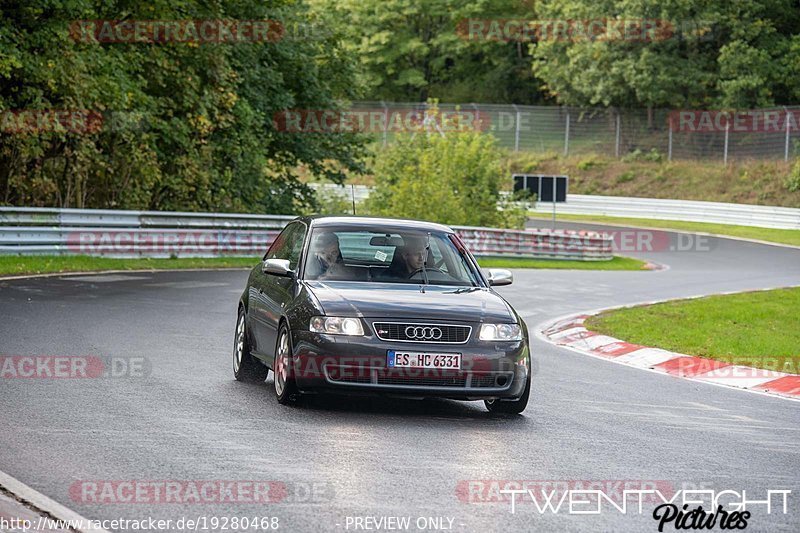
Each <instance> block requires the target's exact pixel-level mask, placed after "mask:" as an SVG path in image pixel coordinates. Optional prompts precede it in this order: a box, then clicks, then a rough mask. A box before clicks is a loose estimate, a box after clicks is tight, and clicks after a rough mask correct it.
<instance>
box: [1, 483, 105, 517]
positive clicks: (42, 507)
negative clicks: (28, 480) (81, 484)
mask: <svg viewBox="0 0 800 533" xmlns="http://www.w3.org/2000/svg"><path fill="white" fill-rule="evenodd" d="M0 486H2V487H3V488H4V489H6V490H7V491H8V492H10V493H12V494H14V495H15V496H17V497H18V498H21V499H23V500H25V501H27V502H29V503H30V504H31V505H33V506H34V507H35V508H36V509H38V510H39V511H44V512H45V513H48V514H50V515H52V516H54V517H55V518H56V519H57V520H63V521H64V522H69V521H72V522H73V523H78V522H82V523H84V524H87V525H88V524H89V519H87V518H84V517H82V516H81V515H79V514H78V513H76V512H75V511H73V510H72V509H68V508H66V507H64V506H63V505H61V504H60V503H58V502H57V501H55V500H52V499H50V498H48V497H47V496H45V495H44V494H42V493H41V492H38V491H36V490H34V489H32V488H31V487H29V486H28V485H26V484H25V483H23V482H22V481H20V480H18V479H15V478H13V477H11V476H9V475H8V474H6V473H5V472H3V471H2V470H0ZM79 531H85V532H89V531H91V532H92V533H110V532H109V531H107V530H105V529H88V528H87V529H83V530H79Z"/></svg>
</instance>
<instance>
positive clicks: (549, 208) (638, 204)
mask: <svg viewBox="0 0 800 533" xmlns="http://www.w3.org/2000/svg"><path fill="white" fill-rule="evenodd" d="M313 187H314V188H315V189H317V190H318V191H324V192H325V193H327V194H335V195H338V196H343V197H346V198H347V199H350V197H351V194H353V195H354V196H355V200H356V202H360V201H362V200H364V199H366V198H367V197H369V193H370V191H371V189H370V187H368V186H366V185H356V186H355V187H354V188H353V190H352V193H351V189H350V187H349V186H348V187H342V186H339V185H333V184H329V183H328V184H313ZM530 207H531V209H532V210H533V211H535V212H537V213H542V214H547V215H550V214H552V212H553V204H550V203H547V202H542V203H538V204H531V205H530ZM557 212H558V213H560V214H563V215H602V216H612V217H629V218H653V219H658V220H683V221H687V222H708V223H713V224H733V225H737V226H757V227H762V228H776V229H800V209H797V208H792V207H774V206H768V205H747V204H728V203H721V202H700V201H695V200H664V199H658V198H635V197H624V196H596V195H587V194H569V195H567V201H566V203H561V204H558V206H557Z"/></svg>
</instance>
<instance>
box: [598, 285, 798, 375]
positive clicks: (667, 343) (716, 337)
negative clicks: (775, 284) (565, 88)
mask: <svg viewBox="0 0 800 533" xmlns="http://www.w3.org/2000/svg"><path fill="white" fill-rule="evenodd" d="M798 309H800V288H792V289H777V290H772V291H758V292H746V293H742V294H731V295H721V296H709V297H706V298H698V299H692V300H679V301H675V302H666V303H661V304H655V305H647V306H640V307H632V308H628V309H618V310H613V311H608V312H605V313H601V314H600V315H597V316H595V317H592V318H590V319H589V320H588V321H587V323H586V327H587V328H588V329H590V330H592V331H597V332H599V333H602V334H605V335H610V336H612V337H616V338H619V339H624V340H625V341H627V342H631V343H634V344H641V345H644V346H654V347H658V348H663V349H665V350H670V351H674V352H679V353H684V354H687V355H696V356H700V357H708V358H711V359H717V360H720V361H726V362H730V363H735V364H742V365H747V366H753V367H757V368H766V369H769V370H779V371H782V372H790V373H795V374H797V373H800V314H798V313H797V310H798Z"/></svg>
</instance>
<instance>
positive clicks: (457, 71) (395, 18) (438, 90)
mask: <svg viewBox="0 0 800 533" xmlns="http://www.w3.org/2000/svg"><path fill="white" fill-rule="evenodd" d="M311 5H312V6H313V9H314V10H315V11H318V12H321V13H327V14H329V18H330V22H331V24H334V25H336V26H337V27H340V28H341V29H342V32H343V34H344V35H345V37H346V39H347V42H346V47H347V50H348V51H350V52H351V53H352V54H354V55H355V56H356V57H358V60H359V63H360V65H361V76H362V80H363V83H364V85H365V86H366V88H367V91H368V96H369V97H370V98H371V99H374V100H389V101H418V102H424V101H426V100H427V99H428V98H438V99H441V100H442V101H446V102H455V103H462V102H515V103H520V104H527V103H535V102H537V101H539V100H540V92H539V90H538V87H537V84H536V83H534V82H533V79H532V72H531V68H530V65H531V61H530V57H529V55H528V50H527V45H526V44H524V43H520V42H506V41H502V40H500V41H496V40H484V39H469V38H467V36H466V35H465V34H464V33H463V32H462V31H460V26H461V27H463V24H464V22H465V21H466V20H468V19H481V20H485V19H492V20H493V19H497V18H508V17H515V18H521V17H525V16H530V15H531V14H532V11H531V9H530V7H529V6H530V5H531V2H527V1H525V0H494V1H489V0H312V1H311Z"/></svg>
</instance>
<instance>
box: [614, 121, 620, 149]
mask: <svg viewBox="0 0 800 533" xmlns="http://www.w3.org/2000/svg"><path fill="white" fill-rule="evenodd" d="M614 153H615V154H616V156H617V157H619V111H617V142H616V146H615V148H614Z"/></svg>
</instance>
